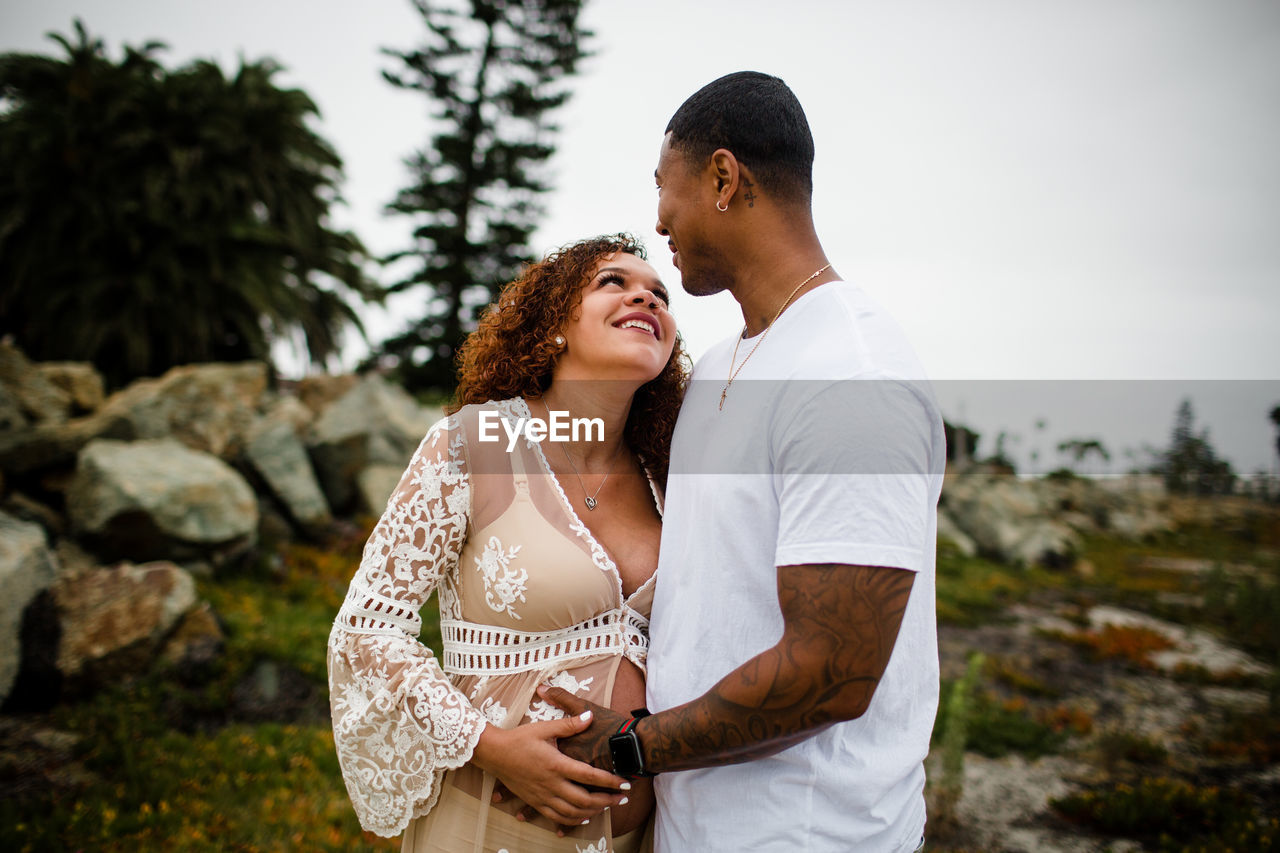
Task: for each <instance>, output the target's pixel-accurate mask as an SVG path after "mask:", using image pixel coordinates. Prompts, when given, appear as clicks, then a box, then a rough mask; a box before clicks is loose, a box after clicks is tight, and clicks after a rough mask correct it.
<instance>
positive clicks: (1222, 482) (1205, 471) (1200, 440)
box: [1160, 400, 1236, 495]
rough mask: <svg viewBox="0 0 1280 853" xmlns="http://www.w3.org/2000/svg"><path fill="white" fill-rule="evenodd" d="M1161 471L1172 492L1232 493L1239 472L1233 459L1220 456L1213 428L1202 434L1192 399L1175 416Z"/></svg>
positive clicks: (1195, 493) (1183, 402) (1166, 485)
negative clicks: (1212, 437) (1197, 428)
mask: <svg viewBox="0 0 1280 853" xmlns="http://www.w3.org/2000/svg"><path fill="white" fill-rule="evenodd" d="M1160 473H1161V474H1162V475H1163V476H1164V484H1165V488H1167V489H1168V490H1169V491H1170V492H1175V493H1181V494H1193V495H1215V494H1229V493H1230V492H1231V491H1232V489H1233V488H1234V487H1235V482H1236V474H1235V472H1234V471H1233V470H1232V469H1231V463H1229V462H1227V461H1226V460H1225V459H1220V458H1218V454H1217V453H1216V452H1215V451H1214V449H1213V446H1212V445H1211V444H1210V443H1209V431H1208V430H1203V431H1201V432H1200V433H1199V434H1198V435H1197V434H1196V431H1195V414H1194V413H1193V411H1192V409H1191V401H1190V400H1183V401H1182V403H1181V405H1179V406H1178V413H1177V415H1176V417H1175V419H1174V426H1173V436H1172V441H1171V442H1170V446H1169V449H1168V450H1167V451H1165V453H1164V458H1163V459H1162V460H1161V464H1160Z"/></svg>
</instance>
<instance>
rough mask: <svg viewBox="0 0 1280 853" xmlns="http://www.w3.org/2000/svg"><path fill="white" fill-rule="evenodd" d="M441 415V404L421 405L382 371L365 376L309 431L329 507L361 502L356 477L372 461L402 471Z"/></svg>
mask: <svg viewBox="0 0 1280 853" xmlns="http://www.w3.org/2000/svg"><path fill="white" fill-rule="evenodd" d="M440 416H441V412H440V410H438V409H431V408H428V407H425V406H420V405H418V403H417V402H416V401H414V399H413V398H412V397H410V396H409V395H408V394H406V393H405V392H404V391H403V390H402V389H400V388H398V387H396V386H394V385H391V384H390V383H388V382H387V381H386V380H384V379H382V378H381V377H380V376H366V377H364V378H362V379H361V380H360V381H359V382H358V383H357V384H356V385H355V386H353V387H352V388H351V390H350V391H348V392H347V393H346V394H344V395H343V396H342V397H341V398H340V399H339V400H337V401H336V402H334V403H333V404H332V405H331V406H329V407H328V408H327V409H325V411H324V414H322V415H321V416H320V417H319V419H317V420H316V422H315V423H313V424H312V426H311V429H310V431H309V433H308V437H307V446H308V448H309V449H310V451H311V458H312V460H313V461H314V462H315V468H316V474H317V475H318V476H319V479H320V485H321V487H322V488H323V489H324V493H325V495H326V496H327V497H328V499H329V505H330V507H332V508H333V509H334V510H335V511H337V512H347V511H351V510H353V509H355V508H357V503H358V496H359V487H358V485H357V477H358V475H359V474H360V472H361V471H363V470H364V469H365V468H367V467H369V466H370V465H390V466H393V467H398V468H399V470H400V471H403V470H404V469H405V467H406V466H407V465H408V464H409V460H410V458H411V457H412V456H413V452H414V450H416V449H417V447H418V444H419V443H421V441H422V437H423V436H424V435H426V433H427V430H428V429H429V428H430V427H431V425H432V424H433V423H435V422H436V421H437V420H439V418H440ZM378 511H379V512H381V508H379V510H378Z"/></svg>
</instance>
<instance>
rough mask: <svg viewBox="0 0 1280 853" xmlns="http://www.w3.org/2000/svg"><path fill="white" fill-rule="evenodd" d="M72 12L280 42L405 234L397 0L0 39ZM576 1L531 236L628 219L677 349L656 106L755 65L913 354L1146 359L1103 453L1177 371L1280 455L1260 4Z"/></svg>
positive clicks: (404, 312)
mask: <svg viewBox="0 0 1280 853" xmlns="http://www.w3.org/2000/svg"><path fill="white" fill-rule="evenodd" d="M77 15H79V16H81V17H82V18H83V19H84V21H85V23H86V24H87V26H88V27H89V29H90V32H91V33H93V34H94V35H97V36H99V37H102V38H104V39H105V40H106V42H107V44H108V46H109V49H110V51H111V53H112V55H113V56H119V47H120V44H121V42H122V41H126V42H129V43H131V44H140V43H142V42H143V41H145V40H147V39H153V38H154V39H159V40H161V41H165V42H167V43H168V44H169V46H170V49H169V51H168V53H167V54H163V55H162V57H161V58H162V61H164V62H165V63H166V64H170V65H172V64H180V63H182V62H185V61H187V60H189V59H192V58H195V57H213V58H216V59H218V60H219V61H220V62H221V63H222V64H223V66H224V67H226V68H230V67H232V66H234V64H235V62H236V59H237V58H238V57H239V56H244V57H245V58H247V59H250V60H253V59H258V58H261V57H264V56H270V57H274V58H275V59H277V60H278V61H279V62H280V63H282V64H283V65H284V66H285V67H286V69H287V70H286V72H285V73H283V74H281V75H280V77H279V78H278V81H279V82H280V83H282V84H287V85H291V86H298V87H300V88H303V89H305V90H306V91H307V92H308V93H309V94H310V95H311V96H312V98H313V99H314V100H315V101H316V102H317V103H318V105H319V106H320V109H321V111H322V118H321V120H320V122H319V126H318V129H319V130H320V132H321V133H322V135H324V136H325V137H326V138H327V139H329V140H330V141H331V142H332V143H333V144H334V145H335V147H336V148H337V149H338V151H339V153H340V154H341V156H342V157H343V159H344V161H345V163H346V182H345V184H344V194H345V197H346V199H347V201H348V206H347V207H346V208H344V209H342V210H339V211H338V212H337V215H336V219H337V222H338V224H339V225H341V226H344V227H349V228H351V229H353V230H354V231H356V233H357V234H358V235H359V236H360V237H361V239H362V240H364V241H365V243H366V245H368V246H369V248H370V249H371V250H373V251H374V252H375V253H382V252H388V251H393V250H396V249H400V248H404V247H405V246H406V244H407V240H408V230H409V223H408V222H407V221H398V220H396V219H388V218H386V217H384V216H383V215H382V208H383V206H384V205H385V204H386V203H387V202H388V201H389V200H390V199H391V197H392V196H393V195H394V194H395V191H396V190H397V189H398V188H399V187H400V186H401V185H402V184H403V183H405V180H406V172H405V170H404V167H403V165H402V158H403V157H404V156H405V155H406V154H408V153H409V152H410V151H411V150H412V149H413V148H415V147H418V146H421V145H422V144H424V142H425V140H426V138H427V134H428V132H429V124H428V120H427V117H426V114H427V108H426V105H425V102H424V101H423V100H422V99H421V98H420V97H418V96H415V95H412V94H407V93H403V92H399V91H397V90H395V89H393V88H392V87H390V86H389V85H387V84H386V83H385V82H383V81H382V79H381V78H380V76H379V72H380V70H381V69H384V68H391V67H393V66H392V63H391V61H390V60H389V59H387V58H385V57H382V56H381V55H380V53H379V49H380V48H382V47H398V48H407V47H411V46H412V45H414V44H415V42H416V41H417V39H418V38H419V37H420V34H421V33H422V32H423V27H422V24H421V22H420V19H419V18H418V16H417V13H416V12H415V11H414V9H413V8H412V6H411V4H410V3H409V2H408V0H364V2H360V3H355V2H347V1H346V0H344V2H339V0H266V1H265V2H264V0H255V2H245V0H223V2H220V3H216V4H215V3H195V2H190V0H164V2H161V0H38V2H36V0H27V2H14V0H6V2H4V3H3V5H2V6H0V50H6V51H7V50H27V51H31V50H37V51H41V52H51V51H53V50H54V49H55V48H54V46H53V45H52V43H51V42H49V41H47V40H46V39H45V38H44V34H45V33H46V32H48V31H49V30H58V31H61V32H69V31H70V29H71V19H72V18H73V17H74V16H77ZM584 19H585V23H586V25H587V26H588V27H589V28H591V29H593V30H594V31H595V33H596V35H595V37H594V39H593V40H592V41H591V42H590V46H591V47H592V48H593V49H594V50H595V52H596V53H595V55H594V56H593V57H592V58H591V59H590V60H588V61H587V62H586V63H585V64H584V66H583V69H582V73H581V75H580V76H579V77H578V78H577V79H576V81H575V82H574V84H573V92H574V94H573V98H572V100H571V101H570V103H569V105H568V106H567V107H566V108H565V109H563V110H562V111H561V112H560V114H559V116H558V118H559V121H560V124H561V126H562V132H561V135H560V137H559V152H558V154H557V156H556V158H555V161H554V164H553V169H554V181H555V186H556V191H555V192H554V193H553V194H552V195H551V196H550V197H549V198H548V199H547V204H548V216H547V218H546V221H545V223H544V224H543V225H542V227H541V228H540V229H539V230H538V232H537V233H536V235H535V247H534V248H535V249H536V250H537V251H539V252H541V251H545V250H547V249H550V248H552V247H555V246H558V245H561V244H563V243H566V242H570V241H572V240H575V239H578V238H580V237H584V236H588V235H591V234H597V233H603V232H612V231H618V230H630V231H633V232H635V233H636V234H638V235H639V236H640V237H642V238H643V239H644V240H645V241H646V242H647V244H648V246H649V249H650V255H651V260H652V262H653V263H654V266H655V267H656V268H657V270H658V272H659V274H661V275H662V277H663V278H664V279H665V280H666V281H667V282H668V284H669V285H671V286H672V289H673V290H674V291H676V293H677V298H676V300H675V302H674V304H673V310H674V311H675V312H676V315H677V317H678V318H679V321H680V325H681V329H682V332H683V334H684V336H685V338H686V340H687V342H688V343H689V347H690V349H691V351H692V352H693V353H694V354H695V355H697V354H700V353H702V352H704V351H705V350H706V349H707V348H708V347H709V346H710V345H711V344H712V343H714V342H715V341H716V340H718V339H720V338H722V337H725V336H727V335H730V334H733V333H734V332H736V331H737V330H738V329H739V328H740V324H741V316H740V315H739V314H738V313H737V311H736V307H735V305H734V304H733V302H732V300H731V299H730V298H729V297H728V296H727V295H721V296H717V297H711V298H707V299H698V300H694V299H693V298H692V297H688V296H685V295H684V294H683V293H680V292H679V289H678V282H679V277H678V274H677V273H676V271H675V270H674V269H673V268H672V267H671V265H670V263H669V262H668V258H669V257H670V255H669V252H668V251H667V248H666V245H665V241H664V240H662V239H660V238H659V237H658V236H657V235H656V234H655V233H654V231H653V223H654V218H655V216H654V211H655V205H656V194H655V192H654V186H653V174H652V173H653V167H654V165H655V164H656V160H657V152H658V146H659V143H660V141H661V135H662V129H663V127H665V125H666V122H667V119H668V118H670V116H671V113H672V112H673V111H674V110H675V109H676V108H677V107H678V106H679V105H680V103H681V102H682V101H683V100H684V98H685V97H687V96H688V95H689V94H691V93H692V92H693V91H695V90H696V89H697V88H699V87H700V86H702V85H703V84H705V83H707V82H709V81H710V80H712V79H714V78H716V77H718V76H720V75H721V74H724V73H727V72H729V71H735V70H740V69H744V68H747V69H754V70H760V71H766V72H769V73H772V74H776V75H778V76H780V77H782V78H783V79H784V80H786V81H787V82H788V84H790V86H791V87H792V89H793V90H794V91H795V92H796V94H797V95H798V96H799V98H800V101H801V103H803V104H804V106H805V108H806V111H807V113H808V116H809V121H810V124H811V125H812V128H813V133H814V137H815V141H816V145H817V160H816V163H815V176H814V178H815V194H814V209H815V219H816V221H817V224H818V230H819V235H820V236H821V238H822V241H823V244H824V246H825V248H826V250H827V253H828V255H829V256H830V257H831V258H832V260H833V261H834V263H835V267H836V269H837V270H838V271H839V272H840V273H841V274H842V275H843V277H844V278H846V279H848V280H852V281H857V282H859V283H861V284H862V285H864V286H865V287H867V288H868V289H869V290H870V291H871V292H872V293H873V294H874V295H875V296H876V297H877V298H878V299H879V300H880V301H881V302H882V303H884V304H885V305H886V306H887V307H888V308H889V309H890V311H891V312H892V313H893V314H895V316H896V317H897V318H898V319H899V321H900V322H901V324H902V325H903V327H904V328H905V329H906V331H907V334H908V335H909V337H910V338H911V340H912V341H913V343H914V344H915V346H916V348H917V349H918V351H919V352H920V355H921V358H922V359H923V361H924V363H925V366H926V368H927V369H928V370H929V372H930V374H931V375H932V376H933V377H935V378H938V379H945V380H978V379H982V380H986V379H1022V380H1049V379H1054V380H1065V379H1070V380H1080V379H1088V380H1103V379H1106V380H1114V379H1126V380H1133V379H1142V380H1165V382H1163V383H1152V385H1153V388H1156V389H1159V391H1158V393H1157V391H1155V390H1152V391H1151V393H1152V394H1153V395H1155V397H1153V398H1152V399H1153V400H1155V398H1156V397H1158V398H1159V400H1158V401H1155V402H1151V403H1150V404H1149V405H1147V406H1145V407H1144V412H1145V415H1144V416H1139V414H1138V413H1130V414H1125V415H1123V416H1121V415H1120V414H1119V413H1118V410H1119V409H1120V408H1121V407H1120V406H1118V405H1117V404H1113V403H1106V402H1104V400H1106V399H1111V397H1110V396H1108V395H1105V394H1100V395H1096V396H1095V397H1094V398H1091V401H1090V402H1087V403H1083V404H1079V405H1077V406H1075V407H1074V408H1076V409H1080V408H1084V409H1086V410H1090V409H1093V408H1096V409H1098V411H1097V413H1096V416H1095V415H1093V414H1090V415H1089V417H1088V418H1086V420H1087V421H1088V423H1094V422H1095V421H1096V422H1098V423H1099V424H1100V426H1099V428H1098V429H1097V430H1095V431H1097V432H1100V433H1102V434H1103V437H1104V438H1105V439H1107V440H1108V443H1109V444H1111V445H1112V446H1113V449H1115V450H1116V451H1117V456H1119V455H1120V451H1121V449H1122V448H1123V447H1133V448H1136V447H1138V446H1140V444H1141V442H1143V441H1147V442H1150V443H1154V444H1157V445H1160V444H1162V443H1163V442H1165V441H1166V440H1167V436H1168V431H1169V428H1170V427H1171V425H1172V422H1173V412H1174V408H1175V407H1176V400H1177V398H1178V397H1179V396H1180V395H1181V394H1183V389H1184V388H1195V389H1199V392H1200V394H1199V396H1198V397H1197V401H1196V402H1197V405H1198V411H1199V413H1200V415H1201V419H1202V421H1203V422H1204V424H1206V425H1207V426H1209V428H1210V431H1211V439H1212V440H1213V441H1214V443H1215V444H1217V445H1221V447H1222V449H1223V450H1224V451H1225V452H1227V453H1228V455H1230V456H1231V457H1232V459H1233V461H1234V462H1235V463H1236V465H1237V467H1238V468H1241V469H1243V470H1245V471H1252V470H1255V469H1257V468H1262V467H1269V466H1270V467H1273V466H1274V463H1273V461H1272V460H1273V458H1274V454H1272V453H1271V448H1272V446H1273V444H1274V440H1273V432H1272V430H1271V427H1270V426H1269V425H1268V424H1267V423H1266V413H1267V411H1268V410H1269V409H1270V407H1271V406H1273V405H1275V404H1277V403H1280V381H1277V380H1280V334H1278V333H1277V331H1276V326H1277V321H1278V320H1280V154H1278V153H1277V152H1280V108H1278V105H1280V3H1276V2H1273V0H1221V2H1207V0H1107V2H1102V0H1061V2H1042V3H1035V4H1031V3H1026V2H1019V0H968V2H964V3H951V2H942V0H937V2H923V0H895V2H888V0H885V2H877V3H871V2H849V0H840V1H839V2H837V0H830V1H829V2H816V0H791V1H790V2H785V3H784V2H760V1H759V0H710V1H709V2H698V3H693V2H678V0H647V2H644V3H636V2H624V0H591V2H588V4H587V7H586V12H585V15H584ZM410 298H411V299H412V300H413V301H414V302H415V303H416V301H417V300H418V299H420V298H421V297H420V296H412V297H410ZM414 313H416V312H415V304H409V305H405V304H404V303H399V304H397V305H394V306H393V308H392V310H391V312H381V313H377V314H375V315H373V316H371V317H370V320H369V326H370V329H371V331H372V332H373V334H374V335H375V336H381V335H386V334H388V333H389V332H391V331H394V330H395V329H396V328H398V325H397V324H398V323H399V322H400V318H401V317H410V316H412V315H413V314H414ZM353 357H354V354H353ZM1173 380H1178V381H1179V382H1174V381H1173ZM1185 380H1201V381H1202V382H1200V383H1199V384H1195V385H1183V384H1180V382H1181V381H1185ZM1203 380H1255V381H1254V382H1249V383H1245V382H1235V383H1219V384H1220V385H1221V386H1222V387H1211V385H1212V383H1207V382H1203ZM1258 380H1269V381H1258ZM1019 387H1026V386H1019ZM1053 387H1056V388H1058V389H1061V387H1063V386H1053ZM1080 387H1084V386H1080ZM1126 387H1129V388H1134V387H1136V386H1132V385H1129V386H1126ZM1224 389H1226V390H1224ZM939 390H940V397H941V398H942V400H943V404H944V409H946V410H947V414H948V416H949V417H952V418H955V417H957V416H960V415H962V416H963V417H964V418H965V419H967V420H968V421H970V422H973V423H975V424H976V425H978V426H979V427H980V428H982V429H983V430H984V431H986V432H987V433H988V434H993V431H994V430H995V429H1000V428H1005V429H1009V430H1010V431H1011V432H1014V433H1021V434H1026V435H1027V436H1028V438H1027V441H1026V442H1025V443H1026V444H1030V434H1031V433H1032V431H1033V428H1032V424H1033V423H1034V421H1035V420H1036V419H1038V418H1040V417H1045V418H1047V419H1048V420H1049V421H1050V429H1049V430H1048V432H1049V433H1055V432H1057V430H1056V429H1055V428H1054V425H1062V426H1061V429H1068V427H1067V426H1066V424H1069V423H1071V422H1072V417H1073V416H1074V415H1073V414H1072V413H1071V412H1070V411H1066V410H1063V411H1059V412H1054V411H1050V409H1051V407H1052V405H1053V403H1052V399H1047V400H1046V401H1045V402H1044V403H1043V404H1040V403H1036V404H1034V405H1033V404H1030V403H1028V402H1026V399H1025V397H1026V395H1024V394H1016V395H1015V394H1011V393H1001V394H997V395H995V396H997V397H1000V398H1002V399H1003V401H1002V402H991V401H988V402H986V403H981V402H980V400H981V399H984V394H983V393H979V392H977V391H976V390H973V388H972V387H971V386H969V385H968V384H967V383H960V382H944V383H941V385H940V389H939ZM1210 392H1211V393H1210ZM1160 395H1163V396H1160ZM985 396H990V395H985ZM1047 396H1048V397H1049V398H1053V397H1054V394H1048V395H1047ZM1057 396H1058V397H1061V396H1063V395H1061V394H1058V395H1057ZM1111 396H1114V395H1111ZM1134 396H1136V395H1135V394H1127V395H1126V397H1127V398H1132V397H1134ZM1015 397H1018V398H1022V399H1021V400H1019V399H1012V398H1015ZM1218 397H1221V398H1223V399H1226V398H1231V399H1232V400H1234V401H1235V402H1233V403H1224V402H1214V400H1215V399H1216V398H1218ZM1165 398H1168V399H1169V400H1170V401H1171V402H1168V404H1167V407H1166V405H1165ZM1019 403H1020V404H1021V408H1019V407H1018V406H1019ZM1002 407H1004V409H1002ZM1108 412H1111V413H1112V414H1113V415H1114V417H1113V420H1114V423H1109V424H1107V425H1105V426H1102V425H1101V424H1102V422H1103V420H1105V418H1104V416H1105V415H1107V414H1108ZM1074 414H1075V415H1078V414H1079V412H1078V411H1077V412H1075V413H1074ZM1081 429H1088V427H1087V426H1085V427H1082V428H1080V429H1073V431H1072V432H1071V435H1075V436H1079V435H1081V434H1082V433H1081ZM1058 437H1063V435H1059V436H1058ZM1045 443H1046V444H1049V443H1051V440H1048V439H1046V442H1045ZM990 449H991V448H990V445H987V447H986V450H988V451H989V450H990Z"/></svg>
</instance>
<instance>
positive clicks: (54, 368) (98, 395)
mask: <svg viewBox="0 0 1280 853" xmlns="http://www.w3.org/2000/svg"><path fill="white" fill-rule="evenodd" d="M38 369H39V372H40V375H41V376H43V377H44V378H45V379H47V380H48V381H49V383H50V384H51V385H54V386H55V387H57V388H61V389H62V390H63V391H65V392H66V393H67V396H68V397H69V398H70V400H71V407H72V410H73V411H77V412H79V413H81V414H88V413H90V412H93V411H95V410H96V409H97V408H98V407H99V406H101V405H102V402H103V400H105V399H106V393H105V391H104V386H103V382H102V374H101V373H99V372H98V371H97V370H95V369H94V367H93V365H92V364H86V363H82V362H77V361H46V362H42V363H41V364H40V365H38Z"/></svg>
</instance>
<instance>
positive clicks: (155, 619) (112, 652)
mask: <svg viewBox="0 0 1280 853" xmlns="http://www.w3.org/2000/svg"><path fill="white" fill-rule="evenodd" d="M53 594H54V601H55V604H56V608H57V614H58V621H59V623H60V626H61V641H60V642H59V645H58V657H57V666H58V671H59V673H61V675H62V676H63V678H64V679H66V683H67V684H68V685H71V686H73V688H74V687H88V688H93V687H98V686H102V685H104V684H106V683H109V682H110V681H111V680H113V679H115V678H119V677H120V676H124V675H132V674H138V673H142V672H145V671H146V670H147V669H148V668H149V667H150V666H151V664H152V662H153V661H154V660H155V658H156V656H157V655H158V654H159V653H160V651H161V648H162V644H163V642H164V641H165V640H166V639H168V638H169V634H170V632H171V631H173V629H174V628H175V627H176V626H177V625H178V624H179V620H181V619H182V618H183V616H184V615H186V614H187V612H188V611H190V610H191V609H192V608H193V607H194V606H195V604H196V585H195V580H194V579H193V578H192V577H191V575H190V574H188V573H187V572H186V571H184V570H183V569H181V568H179V567H178V566H175V565H174V564H172V563H167V562H153V563H144V564H142V565H132V564H129V563H122V564H121V565H119V566H115V567H113V568H96V569H92V570H90V571H87V572H84V573H82V574H77V575H67V576H64V577H62V578H59V580H58V582H57V583H56V584H55V585H54V588H53Z"/></svg>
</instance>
